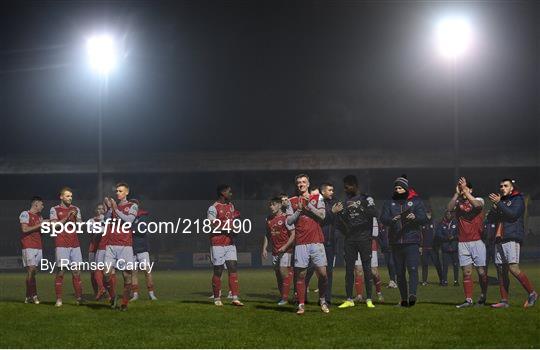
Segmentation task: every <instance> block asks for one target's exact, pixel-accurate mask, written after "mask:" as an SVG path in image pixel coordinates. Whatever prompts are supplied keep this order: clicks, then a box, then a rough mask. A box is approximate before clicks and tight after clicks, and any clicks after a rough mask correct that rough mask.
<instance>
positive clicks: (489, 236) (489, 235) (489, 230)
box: [482, 219, 497, 246]
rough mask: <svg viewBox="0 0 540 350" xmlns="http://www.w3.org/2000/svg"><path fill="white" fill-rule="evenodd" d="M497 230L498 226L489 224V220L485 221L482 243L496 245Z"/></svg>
mask: <svg viewBox="0 0 540 350" xmlns="http://www.w3.org/2000/svg"><path fill="white" fill-rule="evenodd" d="M496 230H497V224H495V223H493V222H489V221H488V220H487V219H486V220H485V221H484V232H482V241H484V243H485V244H486V245H488V246H493V245H494V244H495V233H496Z"/></svg>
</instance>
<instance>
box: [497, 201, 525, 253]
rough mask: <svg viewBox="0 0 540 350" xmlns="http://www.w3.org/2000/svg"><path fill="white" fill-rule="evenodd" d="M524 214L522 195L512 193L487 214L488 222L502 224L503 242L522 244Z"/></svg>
mask: <svg viewBox="0 0 540 350" xmlns="http://www.w3.org/2000/svg"><path fill="white" fill-rule="evenodd" d="M524 213H525V200H524V199H523V194H521V193H519V192H517V191H514V192H512V193H511V194H510V195H508V196H507V197H503V198H501V201H500V202H499V203H497V204H496V205H495V208H492V209H491V210H490V211H489V213H488V221H489V222H492V223H495V224H497V223H502V224H503V236H502V240H503V242H508V241H516V242H519V243H521V242H523V238H525V225H524V223H523V214H524Z"/></svg>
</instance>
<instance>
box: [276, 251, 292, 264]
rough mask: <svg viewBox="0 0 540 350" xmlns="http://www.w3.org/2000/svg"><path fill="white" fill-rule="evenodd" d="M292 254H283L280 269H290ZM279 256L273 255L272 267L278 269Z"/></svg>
mask: <svg viewBox="0 0 540 350" xmlns="http://www.w3.org/2000/svg"><path fill="white" fill-rule="evenodd" d="M291 259H292V253H283V255H282V256H281V259H280V260H279V267H290V266H291ZM277 264H278V256H277V255H272V266H274V267H277Z"/></svg>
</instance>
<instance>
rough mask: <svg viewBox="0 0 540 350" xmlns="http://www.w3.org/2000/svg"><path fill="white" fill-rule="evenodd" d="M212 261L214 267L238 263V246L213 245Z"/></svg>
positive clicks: (211, 250)
mask: <svg viewBox="0 0 540 350" xmlns="http://www.w3.org/2000/svg"><path fill="white" fill-rule="evenodd" d="M210 259H211V261H212V265H214V266H221V265H223V264H225V261H236V260H238V257H237V256H236V246H235V245H225V246H223V245H213V246H212V247H211V248H210Z"/></svg>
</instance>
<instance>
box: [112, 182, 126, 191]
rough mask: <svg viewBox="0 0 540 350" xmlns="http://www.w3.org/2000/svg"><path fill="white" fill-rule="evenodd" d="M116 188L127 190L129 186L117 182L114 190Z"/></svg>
mask: <svg viewBox="0 0 540 350" xmlns="http://www.w3.org/2000/svg"><path fill="white" fill-rule="evenodd" d="M118 187H125V188H127V189H128V190H129V185H128V184H127V183H125V182H119V183H117V184H116V186H115V188H118Z"/></svg>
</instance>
